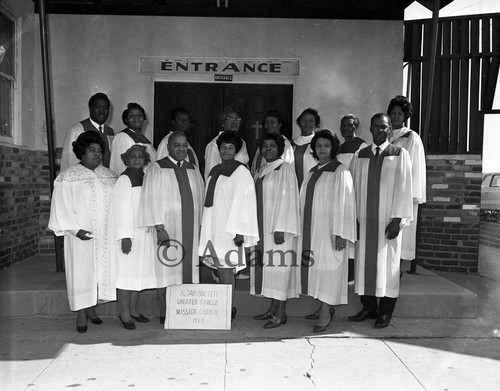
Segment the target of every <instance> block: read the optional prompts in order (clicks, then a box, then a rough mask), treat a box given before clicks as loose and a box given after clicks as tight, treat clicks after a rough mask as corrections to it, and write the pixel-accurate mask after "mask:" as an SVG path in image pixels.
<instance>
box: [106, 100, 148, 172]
mask: <svg viewBox="0 0 500 391" xmlns="http://www.w3.org/2000/svg"><path fill="white" fill-rule="evenodd" d="M122 121H123V123H124V124H125V125H127V127H126V128H125V129H123V130H122V131H121V132H120V133H118V134H117V135H116V136H115V137H114V139H113V147H112V149H111V158H110V161H109V168H110V169H111V170H113V171H114V172H116V173H117V174H118V175H120V174H121V173H122V172H123V171H125V169H126V168H127V167H126V166H125V164H124V163H123V160H122V154H123V153H125V152H126V151H127V150H128V149H129V148H130V147H131V146H132V145H135V144H140V145H144V146H145V147H146V149H147V152H148V154H149V156H150V159H151V160H150V161H151V162H154V161H155V160H156V150H155V149H154V147H153V145H152V144H151V142H150V141H149V140H148V139H147V137H146V136H144V135H143V134H142V128H143V126H144V122H145V121H146V111H145V110H144V109H143V107H142V106H141V105H140V104H138V103H129V104H128V105H127V108H126V109H125V110H124V111H123V113H122ZM149 165H150V163H148V164H146V165H145V166H144V168H143V171H144V172H146V169H147V168H148V167H149Z"/></svg>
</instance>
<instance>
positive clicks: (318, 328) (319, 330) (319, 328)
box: [313, 307, 335, 333]
mask: <svg viewBox="0 0 500 391" xmlns="http://www.w3.org/2000/svg"><path fill="white" fill-rule="evenodd" d="M331 308H332V307H330V320H329V321H328V323H327V324H326V325H324V326H320V325H318V324H317V325H315V326H314V328H313V333H322V332H323V331H325V330H326V329H327V328H328V326H330V323H332V320H333V314H332V311H331ZM334 312H335V311H334Z"/></svg>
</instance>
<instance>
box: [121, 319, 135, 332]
mask: <svg viewBox="0 0 500 391" xmlns="http://www.w3.org/2000/svg"><path fill="white" fill-rule="evenodd" d="M118 319H120V322H122V325H123V327H124V328H126V329H127V330H135V323H134V321H133V320H129V321H128V322H124V321H123V320H122V316H121V315H118Z"/></svg>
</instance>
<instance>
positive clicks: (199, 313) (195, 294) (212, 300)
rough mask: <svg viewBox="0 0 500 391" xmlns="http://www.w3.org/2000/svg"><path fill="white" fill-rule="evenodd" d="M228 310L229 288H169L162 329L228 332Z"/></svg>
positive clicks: (181, 286) (220, 285) (183, 285)
mask: <svg viewBox="0 0 500 391" xmlns="http://www.w3.org/2000/svg"><path fill="white" fill-rule="evenodd" d="M231 307H232V290H231V285H228V284H182V285H172V286H169V287H167V313H166V316H165V328H166V329H188V330H197V329H201V330H231Z"/></svg>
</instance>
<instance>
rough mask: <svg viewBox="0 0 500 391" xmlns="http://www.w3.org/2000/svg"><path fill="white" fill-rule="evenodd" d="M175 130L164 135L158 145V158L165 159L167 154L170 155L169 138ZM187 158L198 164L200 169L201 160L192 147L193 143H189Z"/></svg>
mask: <svg viewBox="0 0 500 391" xmlns="http://www.w3.org/2000/svg"><path fill="white" fill-rule="evenodd" d="M172 133H174V132H172V131H171V132H170V133H169V134H167V135H166V136H165V137H163V140H161V142H160V144H159V145H158V150H157V152H156V158H157V159H158V160H160V159H163V158H164V157H166V156H170V153H169V152H168V139H169V138H170V136H171V135H172ZM186 160H187V161H188V162H190V163H192V164H194V165H195V166H196V168H198V170H199V169H200V162H199V161H198V156H197V155H196V152H195V151H194V149H193V147H191V144H189V143H188V154H187V158H186Z"/></svg>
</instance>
